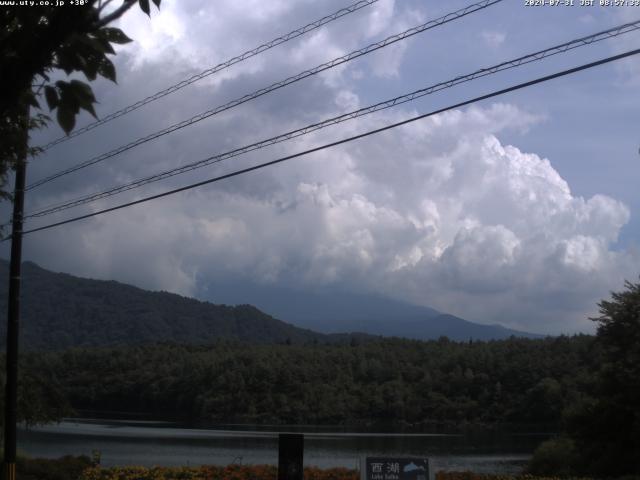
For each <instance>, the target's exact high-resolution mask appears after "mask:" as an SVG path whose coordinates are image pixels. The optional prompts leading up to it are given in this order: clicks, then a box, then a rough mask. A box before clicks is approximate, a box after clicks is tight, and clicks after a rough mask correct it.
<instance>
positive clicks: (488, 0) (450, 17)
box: [26, 0, 503, 190]
mask: <svg viewBox="0 0 640 480" xmlns="http://www.w3.org/2000/svg"><path fill="white" fill-rule="evenodd" d="M502 1H503V0H482V1H481V2H478V3H474V4H472V5H469V6H467V7H465V8H462V9H460V10H457V11H455V12H451V13H448V14H446V15H444V16H442V17H439V18H437V19H435V20H431V21H429V22H427V23H423V24H422V25H418V26H417V27H413V28H410V29H408V30H405V31H404V32H401V33H398V34H395V35H391V36H390V37H387V38H385V39H384V40H381V41H379V42H376V43H372V44H371V45H368V46H366V47H364V48H361V49H359V50H355V51H353V52H351V53H348V54H347V55H344V56H342V57H338V58H334V59H333V60H331V61H329V62H326V63H323V64H321V65H318V66H316V67H314V68H311V69H309V70H305V71H304V72H301V73H299V74H297V75H294V76H292V77H289V78H286V79H284V80H281V81H279V82H276V83H273V84H271V85H270V86H268V87H265V88H261V89H260V90H256V91H255V92H253V93H250V94H247V95H244V96H243V97H240V98H237V99H235V100H232V101H230V102H228V103H226V104H224V105H220V106H218V107H215V108H213V109H211V110H208V111H206V112H203V113H200V114H198V115H195V116H194V117H191V118H189V119H187V120H183V121H182V122H179V123H176V124H174V125H172V126H170V127H167V128H164V129H162V130H159V131H157V132H155V133H152V134H150V135H147V136H145V137H142V138H139V139H137V140H134V141H133V142H130V143H128V144H126V145H123V146H120V147H118V148H115V149H113V150H111V151H109V152H107V153H103V154H102V155H98V156H96V157H93V158H91V159H89V160H86V161H84V162H81V163H79V164H76V165H74V166H72V167H69V168H67V169H65V170H62V171H59V172H57V173H55V174H53V175H50V176H48V177H45V178H43V179H41V180H38V181H36V182H34V183H32V184H30V185H28V186H27V188H26V190H31V189H33V188H36V187H39V186H40V185H44V184H45V183H48V182H50V181H52V180H55V179H57V178H60V177H62V176H64V175H68V174H70V173H73V172H76V171H78V170H80V169H82V168H86V167H88V166H90V165H94V164H96V163H98V162H101V161H103V160H106V159H108V158H111V157H114V156H116V155H119V154H120V153H123V152H125V151H127V150H130V149H132V148H134V147H137V146H139V145H142V144H144V143H147V142H149V141H151V140H155V139H156V138H159V137H162V136H164V135H167V134H169V133H172V132H175V131H176V130H180V129H182V128H185V127H188V126H190V125H193V124H195V123H197V122H200V121H202V120H204V119H206V118H209V117H211V116H213V115H216V114H218V113H220V112H223V111H225V110H229V109H231V108H234V107H237V106H238V105H241V104H243V103H246V102H248V101H250V100H254V99H256V98H258V97H261V96H262V95H265V94H267V93H270V92H272V91H274V90H278V89H280V88H283V87H285V86H287V85H290V84H292V83H295V82H298V81H300V80H302V79H304V78H307V77H310V76H312V75H316V74H318V73H320V72H323V71H325V70H329V69H331V68H333V67H336V66H338V65H341V64H343V63H346V62H349V61H351V60H353V59H355V58H358V57H361V56H363V55H367V54H368V53H371V52H374V51H376V50H379V49H381V48H384V47H386V46H389V45H392V44H394V43H396V42H399V41H401V40H405V39H407V38H409V37H412V36H413V35H416V34H418V33H422V32H424V31H427V30H430V29H432V28H436V27H439V26H441V25H444V24H446V23H449V22H451V21H454V20H457V19H459V18H462V17H464V16H466V15H469V14H471V13H475V12H477V11H480V10H483V9H485V8H487V7H489V6H491V5H494V4H496V3H500V2H502Z"/></svg>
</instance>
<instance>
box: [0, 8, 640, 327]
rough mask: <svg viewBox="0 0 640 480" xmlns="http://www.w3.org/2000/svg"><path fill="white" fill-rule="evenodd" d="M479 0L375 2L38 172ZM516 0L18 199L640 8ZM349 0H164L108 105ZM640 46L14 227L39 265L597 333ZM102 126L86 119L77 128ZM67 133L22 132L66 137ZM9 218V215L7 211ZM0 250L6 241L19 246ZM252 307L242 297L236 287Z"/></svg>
mask: <svg viewBox="0 0 640 480" xmlns="http://www.w3.org/2000/svg"><path fill="white" fill-rule="evenodd" d="M470 3H472V2H469V1H459V0H451V1H448V2H441V1H436V0H395V1H394V0H379V1H377V2H375V3H374V4H372V5H370V6H368V7H365V8H363V9H361V10H359V11H358V12H355V13H353V14H351V15H347V16H345V17H343V18H341V19H339V20H337V21H335V22H332V23H330V24H329V25H326V26H324V27H322V28H320V29H319V30H316V31H314V32H312V33H309V34H306V35H304V36H302V37H300V38H298V39H295V40H293V41H290V42H288V43H286V44H284V45H280V46H278V47H275V48H273V49H271V50H269V51H268V52H265V53H262V54H260V55H258V56H256V57H254V58H252V59H250V60H247V61H244V62H242V63H240V64H237V65H234V66H233V67H231V68H229V69H226V70H224V71H222V72H219V73H217V74H215V75H212V76H210V77H207V78H205V79H203V80H200V81H199V82H196V83H195V84H193V85H190V86H188V87H186V88H184V89H182V90H180V91H179V92H177V93H175V94H172V95H169V96H167V97H165V98H163V99H161V100H159V101H157V102H153V103H152V104H149V105H147V106H145V107H142V108H140V109H139V110H137V111H135V112H133V113H131V114H129V115H126V116H124V117H122V118H120V119H117V120H115V121H113V122H110V123H109V124H107V125H105V126H103V127H100V128H96V129H94V130H92V131H90V132H88V133H86V134H84V135H81V136H78V137H76V138H74V139H71V140H70V141H68V142H65V143H63V144H60V145H58V146H55V147H53V148H51V149H50V150H48V151H47V152H46V153H44V154H43V155H41V156H40V157H38V158H36V159H34V160H32V161H31V163H30V164H29V167H28V177H27V182H28V183H29V182H32V181H36V180H38V179H40V178H43V177H45V176H47V175H49V174H51V173H54V172H56V171H58V170H60V169H62V168H66V167H69V166H71V165H74V164H77V163H79V162H82V161H84V160H87V159H88V158H91V157H93V156H95V155H99V154H101V153H104V152H106V151H109V150H111V149H113V148H116V147H118V146H120V145H123V144H126V143H129V142H131V141H133V140H135V139H137V138H140V137H143V136H145V135H148V134H150V133H152V132H154V131H157V130H160V129H162V128H165V127H167V126H169V125H171V124H174V123H177V122H179V121H182V120H184V119H187V118H190V117H192V116H194V115H197V114H199V113H201V112H203V111H206V110H209V109H211V108H213V107H216V106H218V105H222V104H224V103H227V102H228V101H230V100H233V99H236V98H239V97H242V96H243V95H245V94H248V93H251V92H253V91H255V90H258V89H260V88H262V87H264V86H267V85H269V84H271V83H273V82H277V81H279V80H282V79H284V78H286V77H288V76H291V75H295V74H297V73H299V72H301V71H303V70H306V69H308V68H312V67H314V66H316V65H318V64H321V63H324V62H326V61H329V60H332V59H333V58H336V57H339V56H342V55H345V54H347V53H349V52H351V51H353V50H356V49H359V48H362V47H364V46H366V45H368V44H370V43H373V42H376V41H378V40H381V39H383V38H386V37H387V36H389V35H392V34H395V33H398V32H401V31H404V30H406V29H408V28H411V27H413V26H416V25H419V24H421V23H424V22H426V21H428V20H430V19H434V18H437V17H440V16H442V15H445V14H446V13H449V12H451V11H454V10H456V9H458V8H463V7H465V6H466V5H469V4H470ZM573 3H574V5H573V6H549V5H544V6H526V5H525V1H524V0H505V1H503V2H501V3H498V4H496V5H493V6H491V7H488V8H486V9H484V10H481V11H479V12H477V13H475V14H472V15H469V16H467V17H464V18H462V19H459V20H456V21H453V22H450V23H448V24H446V25H443V26H440V27H438V28H435V29H432V30H429V31H426V32H423V33H420V34H418V35H415V36H413V37H412V38H410V39H408V40H405V41H402V42H400V43H398V44H395V45H393V46H390V47H387V48H384V49H381V50H379V51H377V52H374V53H372V54H369V55H366V56H364V57H361V58H358V59H356V60H353V61H351V62H349V63H347V64H344V65H341V66H339V67H336V68H334V69H331V70H329V71H326V72H323V73H321V74H319V75H315V76H313V77H311V78H308V79H305V80H302V81H300V82H297V83H295V84H293V85H291V86H288V87H286V88H283V89H280V90H278V91H275V92H271V93H269V94H267V95H264V96H262V97H260V98H258V99H256V100H253V101H251V102H247V103H245V104H243V105H241V106H238V107H236V108H233V109H231V110H228V111H226V112H223V113H221V114H219V115H215V116H213V117H211V118H209V119H207V120H204V121H202V122H199V123H197V124H196V125H193V126H191V127H189V128H185V129H182V130H180V131H178V132H175V133H172V134H169V135H166V136H163V137H161V138H160V139H157V140H155V141H152V142H149V143H146V144H145V145H142V146H139V147H136V148H133V149H131V150H129V151H128V152H125V153H124V154H121V155H119V156H117V157H114V158H111V159H109V160H107V161H104V162H101V163H100V164H98V165H94V166H92V167H89V168H86V169H83V170H81V171H79V172H76V173H73V174H70V175H66V176H64V177H62V178H60V179H58V180H56V181H52V182H50V183H47V184H46V185H43V186H42V187H39V188H37V189H33V190H31V191H29V192H28V193H27V200H26V202H27V203H26V211H27V212H30V211H35V210H37V209H38V208H42V207H45V206H48V205H51V204H55V203H57V202H60V201H63V200H65V199H68V198H75V197H78V196H82V195H85V194H88V193H93V192H95V191H100V190H102V189H105V188H108V187H111V186H115V185H118V184H122V183H125V182H128V181H131V180H134V179H136V178H139V177H141V176H146V175H149V174H153V173H156V172H161V171H163V170H167V169H170V168H173V167H176V166H179V165H184V164H187V163H190V162H193V161H196V160H199V159H201V158H205V157H207V156H210V155H213V154H217V153H222V152H225V151H228V150H231V149H233V148H237V147H240V146H244V145H247V144H249V143H252V142H255V141H258V140H261V139H265V138H268V137H271V136H274V135H277V134H279V133H282V132H284V131H287V130H290V129H294V128H299V127H303V126H305V125H308V124H312V123H315V122H318V121H321V120H323V119H325V118H329V117H332V116H336V115H339V114H341V113H345V112H349V111H352V110H354V109H356V108H360V107H364V106H367V105H370V104H373V103H377V102H379V101H383V100H386V99H389V98H392V97H394V96H397V95H402V94H405V93H408V92H411V91H413V90H416V89H419V88H423V87H426V86H429V85H432V84H435V83H438V82H441V81H446V80H449V79H451V78H454V77H456V76H458V75H462V74H466V73H470V72H472V71H475V70H477V69H479V68H483V67H488V66H491V65H494V64H497V63H500V62H502V61H505V60H510V59H512V58H516V57H518V56H521V55H524V54H527V53H531V52H534V51H537V50H541V49H544V48H547V47H551V46H554V45H556V44H559V43H563V42H566V41H569V40H572V39H574V38H578V37H582V36H585V35H589V34H591V33H595V32H598V31H601V30H604V29H607V28H611V27H614V26H616V25H619V24H622V23H625V22H630V21H635V20H638V19H640V7H613V6H611V7H601V6H598V5H594V6H591V7H588V6H580V0H574V2H573ZM596 3H598V2H596ZM346 5H347V3H346V2H344V0H342V1H340V0H337V1H334V0H325V1H317V0H313V1H312V0H296V1H290V0H269V1H268V2H264V1H257V0H248V1H238V0H219V1H216V2H210V1H208V0H182V1H175V0H174V1H171V0H163V2H162V6H161V10H160V11H159V12H158V11H157V10H153V11H152V15H151V18H148V17H147V16H146V15H144V14H143V13H142V12H140V11H139V10H137V9H136V10H135V11H133V10H132V11H130V12H128V13H127V15H126V16H124V17H123V18H122V19H121V20H120V21H119V22H118V24H117V26H119V27H120V28H122V29H123V31H124V32H125V33H126V34H127V35H129V36H130V37H131V38H133V39H134V42H133V43H130V44H128V45H124V46H122V47H119V48H118V54H117V56H115V57H114V58H113V60H114V63H115V64H116V68H117V72H118V84H117V85H114V84H113V83H111V82H108V81H106V80H98V81H96V82H94V83H93V88H94V91H95V92H96V97H97V98H98V100H99V102H100V103H99V105H98V106H97V108H96V110H97V112H98V115H99V116H105V115H107V114H109V113H111V112H113V111H115V110H117V109H119V108H122V107H124V106H126V105H129V104H132V103H134V102H136V101H138V100H140V99H141V98H144V97H145V96H147V95H150V94H153V93H155V92H156V91H159V90H161V89H163V88H165V87H167V86H170V85H172V84H174V83H177V82H179V81H181V80H183V79H185V78H187V77H189V76H191V75H193V74H196V73H198V72H200V71H202V70H204V69H206V68H208V67H211V66H213V65H216V64H218V63H220V62H223V61H225V60H227V59H229V58H231V57H233V56H236V55H238V54H240V53H242V52H244V51H246V50H249V49H252V48H254V47H256V46H258V45H260V44H261V43H263V42H266V41H269V40H271V39H273V38H275V37H278V36H280V35H282V34H284V33H287V32H289V31H291V30H294V29H295V28H298V27H300V26H303V25H305V24H307V23H309V22H312V21H314V20H316V19H318V18H320V17H322V16H324V15H327V14H329V13H332V12H334V11H336V10H338V9H340V8H342V7H344V6H346ZM638 46H640V34H638V33H637V32H633V33H629V34H626V35H624V36H621V37H617V38H614V39H610V40H607V41H604V42H600V43H598V44H594V45H590V46H585V47H582V48H579V49H575V50H573V51H571V52H568V53H566V54H562V55H557V56H555V57H552V58H550V59H547V60H544V61H542V62H536V63H533V64H530V65H526V66H523V67H520V68H517V69H512V70H509V71H506V72H501V73H499V74H496V75H492V76H488V77H485V78H483V79H480V80H478V81H473V82H469V83H466V84H463V85H460V86H456V87H454V88H451V89H447V90H443V91H441V92H438V93H436V94H433V95H428V96H426V97H423V98H421V99H419V100H416V101H414V102H410V103H407V104H404V105H401V106H397V107H394V108H392V109H388V110H385V111H383V112H377V113H375V114H372V115H368V116H366V117H361V118H359V119H356V120H352V121H349V122H345V123H343V124H340V125H336V126H333V127H330V128H326V129H323V130H320V131H317V132H314V133H312V134H309V135H306V136H303V137H299V138H297V139H295V140H292V141H289V142H285V143H281V144H278V145H275V146H271V147H268V148H264V149H261V150H259V151H256V152H252V153H250V154H247V155H243V156H240V157H236V158H233V159H230V160H227V161H225V162H221V163H219V164H216V165H212V166H208V167H205V168H202V169H198V170H195V171H193V172H190V173H187V174H182V175H178V176H175V177H172V178H170V179H167V180H164V181H162V182H157V183H154V184H151V185H147V186H145V187H143V188H140V189H136V190H132V191H129V192H127V193H124V194H121V195H117V196H115V197H112V198H110V199H107V200H102V201H99V202H96V203H93V204H91V205H87V206H83V207H78V208H74V209H71V210H67V211H66V212H61V213H58V214H54V215H51V216H48V217H45V218H42V219H33V220H31V221H29V222H28V224H27V227H28V228H32V227H37V226H40V225H45V224H47V223H51V222H53V221H59V220H63V219H65V218H69V217H71V216H76V215H80V214H84V213H89V212H92V211H96V210H98V209H101V208H105V207H108V206H111V205H116V204H118V203H122V202H124V201H128V200H133V199H136V198H141V197H143V196H147V195H151V194H155V193H160V192H163V191H165V190H168V189H170V188H175V187H179V186H183V185H187V184H189V183H193V182H196V181H200V180H203V179H207V178H211V177H214V176H217V175H221V174H224V173H228V172H231V171H234V170H236V169H239V168H245V167H248V166H252V165H256V164H258V163H261V162H265V161H269V160H273V159H275V158H279V157H281V156H284V155H288V154H291V153H295V152H299V151H303V150H306V149H309V148H313V147H315V146H318V145H322V144H325V143H330V142H333V141H335V140H338V139H341V138H345V137H348V136H351V135H355V134H358V133H362V132H365V131H368V130H372V129H375V128H379V127H382V126H385V125H388V124H391V123H394V122H398V121H401V120H404V119H406V118H410V117H413V116H416V115H418V114H423V113H427V112H430V111H432V110H435V109H438V108H443V107H447V106H449V105H453V104H456V103H458V102H461V101H464V100H467V99H470V98H473V97H475V96H478V95H482V94H485V93H489V92H491V91H494V90H498V89H501V88H505V87H508V86H510V85H513V84H516V83H519V82H523V81H526V80H529V79H532V78H535V77H538V76H542V75H548V74H550V73H554V72H556V71H558V70H563V69H566V68H570V67H573V66H577V65H580V64H583V63H587V62H590V61H594V60H597V59H600V58H604V57H606V56H609V55H612V54H615V53H620V52H623V51H626V50H631V49H634V48H638ZM639 89H640V59H639V58H638V57H631V58H630V59H626V60H623V61H619V62H616V63H613V64H608V65H605V66H601V67H598V68H595V69H590V70H587V71H584V72H580V73H577V74H575V75H572V76H568V77H563V78H561V79H556V80H553V81H551V82H547V83H544V84H541V85H537V86H533V87H530V88H527V89H525V90H520V91H517V92H512V93H510V94H506V95H503V96H500V97H496V98H493V99H490V100H486V101H482V102H479V103H476V104H473V105H471V106H468V107H464V108H459V109H454V110H451V111H449V112H446V113H444V114H441V115H438V116H434V117H429V118H426V119H423V120H420V121H417V122H413V123H410V124H408V125H405V126H403V127H399V128H395V129H393V130H388V131H386V132H384V133H380V134H377V135H374V136H370V137H367V138H365V139H361V140H357V141H354V142H350V143H347V144H344V145H341V146H337V147H333V148H329V149H325V150H322V151H319V152H316V153H313V154H310V155H305V156H303V157H299V158H296V159H294V160H291V161H289V162H285V163H283V164H279V165H276V166H273V167H269V168H266V169H262V170H258V171H254V172H251V173H248V174H245V175H242V176H238V177H234V178H231V179H228V180H225V181H221V182H218V183H214V184H211V185H207V186H203V187H200V188H197V189H193V190H189V191H187V192H183V193H179V194H176V195H173V196H170V197H166V198H163V199H161V200H156V201H153V202H150V203H146V204H142V205H138V206H135V207H131V208H127V209H124V210H120V211H117V212H112V213H108V214H105V215H101V216H97V217H94V218H91V219H88V220H83V221H79V222H76V223H73V224H68V225H65V226H62V227H58V228H54V229H50V230H46V231H42V232H36V233H33V234H30V235H27V236H26V237H25V243H24V250H23V255H24V259H25V260H31V261H34V262H36V263H38V264H39V265H41V266H42V267H44V268H48V269H51V270H54V271H62V272H67V273H71V274H74V275H79V276H85V277H91V278H100V279H110V280H117V281H121V282H126V283H131V284H134V285H137V286H139V287H142V288H146V289H152V290H166V291H171V292H175V293H179V294H182V295H187V296H194V297H196V298H200V299H202V300H209V301H214V302H224V300H225V299H224V298H220V297H219V296H216V292H215V289H212V288H210V286H211V285H214V284H216V283H217V284H220V283H221V282H222V283H224V282H229V283H233V284H238V285H242V284H243V282H244V283H245V284H246V285H247V292H250V290H251V288H250V287H249V285H266V286H274V285H277V286H283V287H287V288H293V289H301V290H305V291H307V290H308V291H313V290H314V289H322V288H334V289H335V288H339V289H341V290H343V291H348V292H354V293H366V294H376V295H380V296H385V297H389V298H393V299H397V300H402V301H406V302H410V303H414V304H417V305H426V306H430V307H432V308H436V309H438V310H440V311H443V312H447V313H451V314H454V315H457V316H460V317H462V318H465V319H467V320H471V321H475V322H478V323H486V324H493V323H500V324H502V325H504V326H507V327H511V328H516V329H520V330H526V331H531V332H536V333H545V334H559V333H576V332H592V331H593V329H594V323H593V322H592V321H590V320H589V319H588V318H589V317H590V316H594V315H597V313H598V310H597V302H598V301H600V300H601V299H603V298H607V297H608V296H609V294H610V292H611V291H617V290H620V289H622V288H623V286H624V281H625V280H630V281H637V280H638V275H639V274H640V248H639V244H638V238H639V234H640V219H639V213H640V196H639V195H638V194H637V187H636V186H637V185H638V184H639V183H640V154H639V147H640V135H639V134H638V114H637V112H638V111H639V110H640V95H638V91H639ZM90 121H91V117H89V116H88V115H85V114H83V115H82V116H81V117H80V119H79V122H78V125H79V126H82V125H84V124H87V123H89V122H90ZM61 134H62V131H61V129H60V128H59V127H58V126H57V125H52V126H51V127H50V128H49V129H47V130H45V131H42V132H38V133H37V134H34V135H33V137H32V144H33V145H41V144H43V143H46V142H47V141H50V140H52V139H55V138H58V137H59V136H61ZM0 213H2V215H3V218H8V217H9V206H8V205H7V204H6V203H5V204H3V205H1V206H0ZM7 243H8V242H4V243H3V244H2V247H1V250H0V254H1V255H2V256H3V257H4V258H7V257H8V245H7ZM247 302H248V303H250V298H248V299H247Z"/></svg>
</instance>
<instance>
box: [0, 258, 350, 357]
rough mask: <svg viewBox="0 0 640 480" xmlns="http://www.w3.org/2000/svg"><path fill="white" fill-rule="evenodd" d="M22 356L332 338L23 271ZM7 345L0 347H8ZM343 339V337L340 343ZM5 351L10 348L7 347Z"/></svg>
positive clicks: (2, 266)
mask: <svg viewBox="0 0 640 480" xmlns="http://www.w3.org/2000/svg"><path fill="white" fill-rule="evenodd" d="M22 270H23V279H24V281H23V292H22V299H23V301H22V312H21V313H22V320H21V326H20V335H21V348H25V349H63V348H68V347H73V346H107V345H135V344H142V343H150V342H158V341H169V340H170V341H175V342H181V343H205V342H211V341H213V340H214V339H218V338H226V339H234V340H242V341H247V342H258V343H273V342H276V343H277V342H287V341H289V342H292V343H304V342H308V341H312V340H314V339H316V340H319V341H326V340H327V339H328V338H329V337H327V336H326V335H323V334H320V333H316V332H312V331H311V330H305V329H301V328H297V327H294V326H293V325H290V324H288V323H285V322H281V321H279V320H276V319H274V318H273V317H271V316H269V315H267V314H266V313H264V312H261V311H260V310H258V309H257V308H255V307H252V306H251V305H239V306H229V305H214V304H211V303H208V302H200V301H198V300H194V299H192V298H187V297H182V296H180V295H175V294H172V293H167V292H149V291H146V290H142V289H139V288H136V287H132V286H130V285H125V284H122V283H118V282H113V281H102V280H89V279H85V278H78V277H74V276H72V275H67V274H64V273H53V272H50V271H48V270H45V269H43V268H40V267H38V266H37V265H35V264H33V263H29V262H26V263H24V264H23V267H22ZM7 272H8V264H7V262H6V261H0V336H1V338H4V337H5V335H6V333H5V332H6V320H2V319H4V318H6V316H5V315H6V311H7V303H6V302H7V283H6V279H7V278H8V273H7ZM1 338H0V339H1ZM339 339H340V337H338V340H339ZM3 345H4V344H3Z"/></svg>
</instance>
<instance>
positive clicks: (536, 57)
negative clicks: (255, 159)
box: [25, 20, 640, 218]
mask: <svg viewBox="0 0 640 480" xmlns="http://www.w3.org/2000/svg"><path fill="white" fill-rule="evenodd" d="M638 29H640V20H637V21H635V22H631V23H626V24H624V25H619V26H617V27H613V28H610V29H608V30H604V31H601V32H598V33H594V34H592V35H589V36H586V37H581V38H578V39H575V40H571V41H569V42H565V43H562V44H560V45H556V46H553V47H550V48H547V49H544V50H540V51H537V52H535V53H530V54H528V55H524V56H521V57H518V58H516V59H513V60H508V61H506V62H502V63H499V64H497V65H493V66H491V67H486V68H482V69H479V70H476V71H474V72H472V73H469V74H466V75H460V76H458V77H455V78H453V79H451V80H447V81H444V82H440V83H436V84H435V85H431V86H429V87H426V88H422V89H419V90H416V91H414V92H411V93H408V94H405V95H401V96H398V97H395V98H392V99H389V100H385V101H383V102H379V103H376V104H375V105H370V106H368V107H364V108H360V109H358V110H354V111H352V112H349V113H345V114H342V115H339V116H336V117H332V118H328V119H325V120H323V121H321V122H318V123H314V124H311V125H307V126H305V127H303V128H298V129H295V130H291V131H289V132H286V133H283V134H280V135H277V136H274V137H271V138H267V139H265V140H261V141H259V142H256V143H252V144H250V145H246V146H244V147H240V148H236V149H233V150H230V151H227V152H224V153H220V154H217V155H214V156H210V157H207V158H204V159H201V160H198V161H196V162H193V163H189V164H187V165H183V166H180V167H176V168H173V169H170V170H166V171H163V172H160V173H157V174H154V175H149V176H147V177H143V178H140V179H137V180H134V181H132V182H129V183H126V184H124V185H119V186H116V187H111V188H109V189H107V190H103V191H101V192H96V193H92V194H89V195H84V196H82V197H79V198H75V199H72V200H67V201H64V202H61V203H58V204H56V205H53V206H49V207H44V208H41V209H40V210H37V211H35V212H32V213H27V214H26V215H25V218H34V217H42V216H45V215H50V214H52V213H56V212H60V211H63V210H67V209H69V208H73V207H76V206H79V205H84V204H87V203H90V202H94V201H97V200H100V199H104V198H107V197H111V196H113V195H116V194H119V193H122V192H125V191H129V190H132V189H134V188H138V187H141V186H143V185H147V184H150V183H153V182H157V181H160V180H164V179H166V178H170V177H173V176H175V175H179V174H182V173H186V172H189V171H191V170H195V169H198V168H202V167H205V166H207V165H211V164H214V163H218V162H222V161H224V160H227V159H229V158H233V157H237V156H240V155H243V154H245V153H248V152H251V151H254V150H259V149H261V148H265V147H267V146H270V145H274V144H277V143H281V142H284V141H287V140H290V139H293V138H297V137H300V136H302V135H306V134H309V133H311V132H314V131H317V130H320V129H323V128H326V127H329V126H331V125H336V124H339V123H342V122H346V121H348V120H352V119H355V118H358V117H362V116H365V115H368V114H371V113H374V112H378V111H381V110H385V109H388V108H391V107H395V106H397V105H401V104H403V103H407V102H410V101H413V100H415V99H417V98H420V97H423V96H425V95H430V94H432V93H435V92H438V91H441V90H444V89H447V88H451V87H453V86H455V85H459V84H462V83H466V82H469V81H472V80H475V79H477V78H482V77H485V76H488V75H493V74H495V73H498V72H501V71H504V70H509V69H512V68H516V67H519V66H522V65H526V64H529V63H532V62H536V61H541V60H543V59H545V58H548V57H551V56H553V55H557V54H560V53H564V52H567V51H569V50H572V49H575V48H578V47H581V46H584V45H591V44H593V43H596V42H599V41H602V40H606V39H608V38H612V37H616V36H618V35H622V34H625V33H629V32H632V31H635V30H638Z"/></svg>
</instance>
